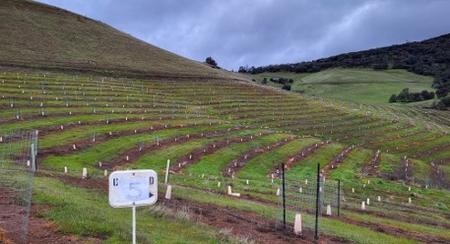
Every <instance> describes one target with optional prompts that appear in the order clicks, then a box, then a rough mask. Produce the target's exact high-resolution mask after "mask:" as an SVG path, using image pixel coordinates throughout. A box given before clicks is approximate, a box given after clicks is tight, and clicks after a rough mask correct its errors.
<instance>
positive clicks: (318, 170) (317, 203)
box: [314, 163, 320, 240]
mask: <svg viewBox="0 0 450 244" xmlns="http://www.w3.org/2000/svg"><path fill="white" fill-rule="evenodd" d="M319 208H320V163H318V164H317V185H316V223H315V228H314V239H316V240H318V239H319Z"/></svg>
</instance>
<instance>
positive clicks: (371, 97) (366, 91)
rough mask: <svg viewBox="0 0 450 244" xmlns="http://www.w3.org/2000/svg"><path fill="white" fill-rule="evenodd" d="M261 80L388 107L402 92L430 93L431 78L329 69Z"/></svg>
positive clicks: (269, 74) (403, 73) (316, 93)
mask: <svg viewBox="0 0 450 244" xmlns="http://www.w3.org/2000/svg"><path fill="white" fill-rule="evenodd" d="M262 77H285V78H292V79H294V84H293V85H292V89H291V90H292V91H296V92H302V93H304V94H306V95H310V96H318V97H324V98H331V99H335V100H342V101H348V102H357V103H366V104H388V101H389V97H390V96H391V95H392V94H398V93H399V92H400V91H401V90H402V89H403V88H409V89H410V91H412V92H417V91H422V90H429V91H431V90H432V88H431V83H432V77H428V76H421V75H416V74H413V73H411V72H407V71H405V70H383V71H374V70H370V69H342V68H338V69H328V70H324V71H321V72H317V73H311V74H303V73H302V74H295V73H291V74H289V73H264V74H258V75H256V79H262Z"/></svg>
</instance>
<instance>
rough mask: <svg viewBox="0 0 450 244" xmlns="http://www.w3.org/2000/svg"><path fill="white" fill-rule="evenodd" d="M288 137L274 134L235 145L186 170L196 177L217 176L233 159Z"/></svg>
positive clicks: (208, 156) (203, 159)
mask: <svg viewBox="0 0 450 244" xmlns="http://www.w3.org/2000/svg"><path fill="white" fill-rule="evenodd" d="M287 136H288V135H286V134H272V135H267V136H263V137H260V138H257V139H255V140H253V141H250V142H248V143H240V144H233V145H231V146H229V147H226V148H224V149H221V150H219V151H217V152H215V153H213V154H211V155H207V156H205V157H203V158H202V159H201V160H200V161H198V162H197V163H196V164H194V165H192V166H189V167H188V168H187V169H186V172H187V173H190V174H196V175H200V174H206V175H213V176H217V175H219V174H220V172H221V171H222V170H223V169H224V167H225V166H226V165H227V164H228V163H230V162H231V161H233V159H236V158H238V157H239V156H241V155H242V154H243V153H245V152H247V151H248V150H251V149H253V148H258V147H261V146H267V145H270V144H273V143H275V142H277V141H279V140H282V139H284V138H287Z"/></svg>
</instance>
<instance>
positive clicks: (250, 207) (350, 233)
mask: <svg viewBox="0 0 450 244" xmlns="http://www.w3.org/2000/svg"><path fill="white" fill-rule="evenodd" d="M174 194H176V195H177V196H178V197H181V198H184V199H189V200H193V201H198V202H203V203H209V204H214V205H217V206H221V207H228V208H236V209H239V210H243V211H250V212H255V213H257V214H258V215H260V216H262V217H265V218H268V219H274V220H276V219H279V216H281V212H280V209H279V208H277V207H274V206H268V205H265V204H262V203H257V202H253V201H248V200H239V201H236V200H235V199H234V198H230V197H227V196H222V195H216V194H211V193H204V192H201V191H198V190H193V189H189V188H178V187H175V188H174ZM287 214H288V218H287V221H288V222H289V223H293V219H294V214H295V213H294V212H292V211H287ZM303 219H304V228H309V229H311V228H313V226H314V225H313V224H314V218H313V216H311V215H308V214H303ZM320 231H321V233H325V234H327V235H332V236H337V237H340V238H343V239H346V240H350V241H353V242H356V243H414V241H412V240H407V239H405V238H401V237H395V236H391V235H387V234H383V233H379V232H375V231H373V230H370V229H368V228H365V227H360V226H356V225H351V224H347V223H343V222H341V221H339V220H335V219H328V218H321V220H320Z"/></svg>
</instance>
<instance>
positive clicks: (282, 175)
mask: <svg viewBox="0 0 450 244" xmlns="http://www.w3.org/2000/svg"><path fill="white" fill-rule="evenodd" d="M281 179H282V189H283V228H284V229H286V180H285V176H284V163H282V164H281Z"/></svg>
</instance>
